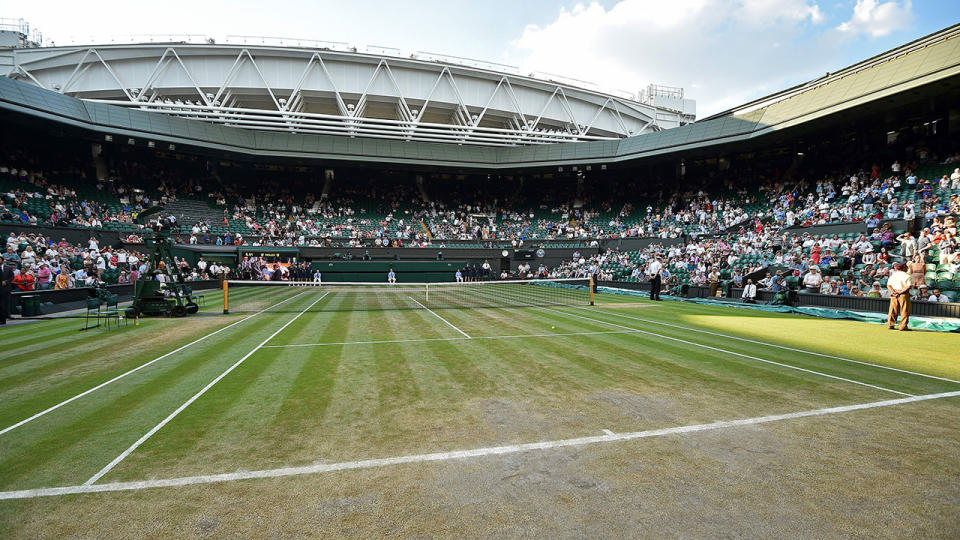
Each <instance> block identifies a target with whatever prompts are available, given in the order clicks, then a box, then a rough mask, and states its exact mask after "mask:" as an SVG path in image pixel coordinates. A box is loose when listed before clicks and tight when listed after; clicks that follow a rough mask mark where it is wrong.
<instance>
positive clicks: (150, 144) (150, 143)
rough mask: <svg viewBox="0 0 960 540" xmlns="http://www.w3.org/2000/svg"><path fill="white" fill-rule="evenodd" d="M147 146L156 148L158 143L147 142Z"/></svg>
mask: <svg viewBox="0 0 960 540" xmlns="http://www.w3.org/2000/svg"><path fill="white" fill-rule="evenodd" d="M147 146H149V147H150V148H155V147H156V146H157V143H155V142H153V141H147Z"/></svg>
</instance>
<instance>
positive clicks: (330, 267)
mask: <svg viewBox="0 0 960 540" xmlns="http://www.w3.org/2000/svg"><path fill="white" fill-rule="evenodd" d="M465 264H466V263H465V262H464V261H315V262H312V263H310V268H311V269H312V270H314V271H316V270H320V272H321V273H323V280H324V281H364V282H374V283H384V282H386V281H387V272H389V271H390V269H391V268H393V271H394V272H395V273H396V274H397V282H398V283H423V282H426V283H436V282H440V281H454V279H455V275H456V272H457V269H458V268H462V267H463V266H464V265H465Z"/></svg>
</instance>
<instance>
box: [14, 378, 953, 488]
mask: <svg viewBox="0 0 960 540" xmlns="http://www.w3.org/2000/svg"><path fill="white" fill-rule="evenodd" d="M957 396H960V391H956V392H944V393H940V394H927V395H923V396H911V397H906V398H899V399H890V400H886V401H874V402H870V403H860V404H857V405H844V406H840V407H827V408H823V409H813V410H807V411H800V412H794V413H786V414H773V415H769V416H757V417H753V418H742V419H738V420H723V421H717V422H713V423H710V424H693V425H687V426H678V427H670V428H663V429H651V430H646V431H634V432H631V433H613V432H611V431H609V430H604V434H603V435H596V436H590V437H579V438H575V439H560V440H554V441H543V442H535V443H525V444H515V445H508V446H493V447H486V448H474V449H471V450H454V451H450V452H435V453H431V454H413V455H406V456H398V457H389V458H380V459H365V460H359V461H344V462H340V463H322V464H316V465H307V466H303V467H283V468H279V469H265V470H258V471H240V472H233V473H221V474H209V475H201V476H184V477H180V478H168V479H162V480H144V481H139V482H114V483H110V484H84V485H79V486H65V487H55V488H39V489H25V490H19V491H4V492H0V500H9V499H34V498H38V497H54V496H60V495H77V494H83V493H101V492H112V491H139V490H144V489H154V488H164V487H178V486H190V485H197V484H213V483H220V482H235V481H238V480H251V479H258V478H282V477H288V476H303V475H313V474H322V473H330V472H335V471H348V470H358V469H372V468H379V467H390V466H396V465H403V464H408V463H426V462H441V461H454V460H465V459H473V458H481V457H486V456H496V455H505V454H517V453H521V452H534V451H545V450H551V449H556V448H566V447H578V446H588V445H596V444H600V443H611V442H619V441H630V440H634V439H646V438H653V437H664V436H669V435H682V434H687V433H699V432H704V431H715V430H720V429H728V428H736V427H741V426H751V425H757V424H768V423H772V422H782V421H785V420H796V419H799V418H809V417H818V416H828V415H833V414H842V413H848V412H853V411H862V410H866V409H876V408H880V407H893V406H896V405H903V404H906V403H916V402H919V401H928V400H933V399H943V398H951V397H957Z"/></svg>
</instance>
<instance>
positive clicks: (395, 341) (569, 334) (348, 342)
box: [263, 330, 637, 349]
mask: <svg viewBox="0 0 960 540" xmlns="http://www.w3.org/2000/svg"><path fill="white" fill-rule="evenodd" d="M636 333H637V330H600V331H597V332H558V333H556V334H512V335H506V336H473V337H442V338H419V339H384V340H377V341H331V342H329V343H291V344H289V345H264V346H263V348H264V349H287V348H290V347H329V346H331V345H378V344H381V343H421V342H424V341H466V340H468V339H522V338H542V337H562V336H596V335H601V334H636Z"/></svg>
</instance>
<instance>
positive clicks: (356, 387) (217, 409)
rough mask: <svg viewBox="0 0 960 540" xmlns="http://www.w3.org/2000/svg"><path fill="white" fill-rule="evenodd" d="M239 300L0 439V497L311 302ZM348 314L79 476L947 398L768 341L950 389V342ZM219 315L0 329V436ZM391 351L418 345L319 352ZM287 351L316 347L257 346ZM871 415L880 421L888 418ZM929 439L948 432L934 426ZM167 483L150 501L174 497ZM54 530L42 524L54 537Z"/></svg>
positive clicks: (561, 320) (72, 457)
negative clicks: (239, 308)
mask: <svg viewBox="0 0 960 540" xmlns="http://www.w3.org/2000/svg"><path fill="white" fill-rule="evenodd" d="M244 294H257V295H259V296H258V297H257V300H258V301H259V302H261V303H263V305H264V307H266V306H268V305H271V304H274V303H276V302H279V301H281V300H287V302H285V303H284V304H283V306H282V309H277V310H268V311H266V312H263V313H261V314H258V315H256V316H255V317H253V318H251V319H250V320H247V321H244V322H240V323H239V324H237V325H235V326H233V327H231V328H230V329H228V330H225V331H222V332H219V333H217V334H215V335H213V336H210V337H209V338H207V339H205V340H203V341H201V342H199V343H196V344H195V345H192V346H190V347H188V348H186V349H184V350H183V351H181V352H178V353H176V354H173V355H170V356H169V357H167V358H164V359H163V360H160V361H158V362H155V363H154V364H151V365H150V366H148V367H145V368H143V369H141V370H139V371H137V372H135V373H132V374H130V375H128V376H126V377H124V378H122V379H120V380H118V381H116V382H114V383H111V384H110V385H108V386H106V387H104V388H102V389H100V390H98V391H96V392H93V393H91V394H89V395H87V396H84V397H83V398H80V399H77V400H76V401H73V402H71V403H69V404H67V405H65V406H63V407H61V408H59V409H57V410H55V411H53V412H51V413H49V414H46V415H44V416H42V417H40V418H38V419H36V420H33V421H31V422H29V423H26V424H25V425H22V426H20V427H18V428H16V429H14V430H12V431H10V432H8V433H5V434H3V435H0V491H9V490H20V489H31V488H41V487H55V486H68V485H77V484H81V483H83V482H85V481H86V480H87V479H88V478H89V477H90V476H91V475H93V474H94V473H96V472H97V471H99V470H100V469H101V468H102V467H103V466H105V465H106V464H107V463H109V462H110V461H111V460H112V459H114V458H115V457H117V456H118V455H119V454H120V453H121V452H123V451H124V450H125V449H126V448H128V447H129V446H130V445H131V444H132V443H134V441H136V440H137V439H138V438H140V437H141V436H142V435H144V434H145V433H147V431H148V430H150V429H151V428H153V427H154V426H156V425H157V424H158V423H159V422H160V421H161V420H163V419H164V418H165V417H167V416H168V415H169V414H170V413H171V412H173V411H174V410H175V409H176V408H177V407H179V406H180V405H181V404H183V403H184V402H186V401H187V400H188V399H189V398H190V397H191V396H193V395H194V394H196V393H197V392H199V391H200V390H201V389H202V388H203V387H204V386H205V385H207V384H208V383H209V382H210V381H212V380H213V379H214V378H216V377H217V376H218V375H220V374H221V373H223V372H224V371H225V370H226V369H228V368H229V367H230V366H231V365H233V364H234V363H235V362H236V361H237V360H239V359H240V358H242V357H243V356H244V355H246V354H247V353H249V352H250V351H251V350H253V349H254V348H255V347H257V345H259V344H260V343H261V342H263V341H264V340H266V339H267V338H268V337H269V336H271V335H272V334H273V333H274V332H276V331H277V330H278V329H280V328H281V327H282V326H283V325H285V324H287V323H289V322H290V321H291V320H293V319H294V317H296V316H297V314H298V313H300V312H301V311H302V310H305V309H306V308H307V307H308V306H309V305H310V304H311V303H312V302H314V301H315V300H317V298H319V295H320V294H322V293H321V292H319V291H318V290H315V289H307V290H305V291H302V290H298V289H290V288H276V289H273V290H268V291H267V292H266V293H260V292H257V293H252V292H251V293H244ZM368 302H369V299H366V300H361V299H360V298H359V297H358V296H357V295H352V294H331V295H329V296H327V297H325V298H323V299H321V300H320V301H319V302H318V303H317V304H316V305H315V306H314V308H313V309H311V310H308V311H306V312H305V313H303V314H302V315H301V316H300V317H298V318H297V319H296V320H295V321H294V322H292V323H291V324H289V325H288V326H287V327H286V328H285V329H284V330H283V331H282V332H280V333H279V334H278V335H276V336H275V337H273V338H272V339H270V340H269V342H268V343H267V347H264V348H261V349H259V350H258V351H256V352H255V353H253V354H252V355H251V356H250V357H249V358H248V359H247V360H246V361H245V362H243V363H242V364H240V365H239V366H238V367H236V369H235V370H234V371H232V372H231V373H230V374H229V375H227V376H226V377H224V378H223V379H222V380H221V381H220V382H219V383H218V384H216V385H215V386H213V387H212V388H210V390H209V391H207V392H206V393H205V394H204V395H203V396H201V397H200V398H199V399H198V400H197V401H196V402H194V403H193V404H191V405H190V406H189V407H187V408H186V409H185V410H184V411H183V412H182V413H181V414H180V415H178V416H177V417H176V418H175V419H173V421H171V422H170V423H169V424H167V425H166V426H164V427H163V428H162V429H160V430H159V431H158V432H157V433H156V434H154V435H153V436H152V437H150V438H149V439H148V440H147V441H146V442H145V443H144V444H143V445H142V446H140V447H139V448H137V449H136V450H135V451H134V452H133V453H132V454H130V455H129V456H128V457H127V458H126V459H124V460H123V461H122V462H120V464H119V465H118V466H117V467H116V468H114V469H113V470H111V471H110V472H109V473H108V474H107V475H106V476H104V478H103V479H101V480H100V482H99V483H107V482H114V481H127V480H144V479H151V478H172V477H181V476H190V475H199V474H212V473H224V472H233V471H237V470H256V469H269V468H276V467H284V466H298V465H307V464H311V463H317V462H338V461H348V460H356V459H366V458H380V457H390V456H398V455H406V454H416V453H428V452H436V451H445V450H457V449H468V448H475V447H487V446H496V445H503V444H516V443H525V442H534V441H544V440H555V439H563V438H570V437H581V436H586V435H597V434H600V433H601V430H603V429H609V430H613V431H615V432H629V431H639V430H645V429H655V428H664V427H672V426H680V425H686V424H696V423H708V422H712V421H714V420H718V419H736V418H748V417H754V416H762V415H769V414H777V413H787V412H794V411H802V410H808V409H817V408H822V407H829V406H837V405H848V404H856V403H865V402H873V401H880V400H886V399H892V398H897V397H902V396H901V395H900V394H897V393H894V392H891V391H895V392H901V393H908V394H915V395H921V394H932V393H938V392H946V391H956V390H960V384H957V383H954V382H949V381H944V380H937V379H932V378H926V377H922V376H918V375H913V374H909V373H904V372H898V371H892V370H887V369H882V368H881V367H874V366H867V365H862V364H856V363H851V362H844V361H842V360H838V359H836V358H829V357H824V356H818V355H815V354H810V353H806V352H801V351H795V350H787V349H782V348H776V347H772V346H769V345H767V344H776V345H783V346H786V347H792V348H796V349H804V350H807V351H812V352H819V353H823V354H828V355H833V356H839V357H843V358H848V359H851V360H858V361H862V362H869V363H873V364H877V365H879V366H889V367H893V368H898V369H904V370H911V371H917V372H920V373H926V374H931V375H937V376H940V377H945V378H949V379H954V380H960V363H958V362H957V361H956V357H957V356H956V348H957V347H956V346H957V342H958V337H957V336H956V335H949V334H938V333H927V332H913V333H901V332H888V331H887V330H886V329H885V328H884V327H883V326H879V325H868V324H863V323H856V322H846V321H834V320H821V319H813V318H807V317H798V316H792V315H785V314H778V313H764V312H757V311H749V310H738V309H734V308H724V307H712V306H701V305H695V304H684V303H671V302H664V303H650V302H648V301H645V300H637V299H633V298H630V299H625V298H623V297H601V298H600V302H599V305H598V306H597V307H593V308H583V307H579V308H578V307H561V308H542V307H526V308H498V309H495V308H483V309H442V310H437V314H438V315H440V316H442V317H443V318H444V319H446V320H447V321H449V322H450V323H451V324H453V325H455V326H456V327H457V328H459V329H461V330H463V331H464V332H466V333H467V334H469V335H470V336H471V337H473V338H488V337H495V338H496V337H497V336H531V335H533V334H566V333H575V332H610V331H624V330H625V328H624V327H626V328H630V329H639V330H643V331H645V332H647V333H639V332H637V333H596V334H591V335H575V336H563V335H550V336H540V337H510V338H506V337H505V338H500V339H470V340H466V339H451V340H443V339H445V338H461V337H462V336H461V334H459V333H458V332H457V331H456V330H455V329H453V328H451V327H450V326H448V325H446V324H445V323H444V322H443V321H441V320H439V318H437V317H436V316H435V315H434V314H432V313H430V312H429V311H426V310H422V309H399V308H405V307H409V303H408V302H406V301H405V300H404V299H402V298H398V297H392V296H390V295H381V296H379V297H378V298H377V299H376V303H375V305H374V306H372V308H373V309H370V308H371V306H369V305H368ZM208 303H209V304H215V303H216V302H208ZM361 307H363V308H364V309H359V308H361ZM354 308H357V309H354ZM218 311H219V306H210V307H208V308H207V309H206V310H205V311H204V313H203V314H201V315H199V316H195V317H192V318H188V319H181V320H173V319H144V320H143V321H142V323H141V325H140V326H139V327H135V326H133V325H130V326H128V327H126V328H121V329H119V330H111V331H105V330H93V331H88V332H82V333H81V332H77V328H78V327H79V326H80V325H79V324H78V321H77V320H69V319H68V320H55V321H45V322H38V323H30V324H23V325H18V326H14V327H11V328H7V329H4V330H2V331H0V340H2V343H3V352H4V354H3V356H2V359H0V429H3V428H5V427H7V426H9V425H12V424H14V423H16V422H18V421H20V420H23V419H25V418H28V417H30V416H31V415H33V414H36V413H38V412H40V411H43V410H44V409H46V408H48V407H51V406H54V405H56V404H57V403H60V402H61V401H63V400H64V399H67V398H70V397H72V396H75V395H76V394H78V393H80V392H83V391H85V390H87V389H89V388H92V387H94V386H96V385H98V384H100V383H102V382H104V381H107V380H109V379H111V378H112V377H115V376H117V375H120V374H122V373H124V372H126V371H128V370H130V369H132V368H134V367H136V366H139V365H142V364H144V363H145V362H148V361H150V360H153V359H154V358H157V357H159V356H161V355H163V354H165V353H168V352H170V351H172V350H174V349H176V348H178V347H180V346H182V345H185V344H187V343H190V342H191V341H193V340H196V339H198V338H200V337H202V336H204V335H206V334H208V333H210V332H212V331H214V330H217V329H220V328H223V327H225V326H227V325H228V324H231V323H234V322H236V321H239V320H241V319H242V318H243V317H245V316H247V315H249V314H243V315H238V314H232V315H217V314H216V313H217V312H218ZM658 322H660V323H667V324H668V325H672V326H667V325H663V324H657V323H658ZM697 330H703V331H706V332H713V333H715V334H709V333H704V332H697ZM716 334H723V335H716ZM733 337H743V338H747V339H750V340H755V341H758V342H761V343H755V342H750V341H744V340H737V339H733ZM669 338H674V339H669ZM410 339H418V340H429V339H434V340H435V341H407V342H396V343H363V344H334V343H341V342H356V341H361V342H362V341H392V340H410ZM293 344H328V345H319V346H309V347H277V346H280V345H293ZM703 346H706V347H712V349H711V348H705V347H703ZM748 356H749V357H755V358H748ZM757 359H763V360H768V361H771V362H777V363H780V364H785V365H786V366H782V365H774V364H771V363H764V362H761V361H759V360H757ZM787 366H793V367H796V368H802V369H804V370H809V371H800V370H797V369H790V368H789V367H787ZM810 371H814V372H819V373H821V374H827V375H832V376H834V377H839V378H844V379H850V380H851V381H858V382H861V383H865V384H868V385H873V386H876V387H880V388H873V387H868V386H864V385H859V384H855V383H854V382H849V381H843V380H839V379H836V378H829V377H825V376H823V375H821V374H816V373H811V372H810ZM884 389H887V390H884ZM888 390H891V391H888ZM957 402H958V400H957V399H956V398H949V399H947V400H943V404H939V405H937V407H948V408H952V410H953V411H954V413H955V412H956V405H957ZM918 406H920V405H918ZM878 414H882V413H878ZM889 414H890V415H891V420H890V422H893V423H894V424H896V423H897V422H901V420H898V417H897V415H896V413H894V412H890V413H889ZM838 421H839V420H838ZM934 428H936V426H931V429H934ZM903 429H910V425H909V424H903ZM816 433H817V432H816V430H812V431H811V432H810V436H811V437H816ZM943 436H944V437H946V438H947V440H951V439H952V440H954V441H955V442H956V440H957V439H960V437H958V436H957V432H956V429H955V427H954V428H952V429H947V430H946V431H944V432H943ZM582 451H583V452H589V450H582ZM898 458H899V459H904V460H911V459H914V458H916V456H913V455H909V454H905V455H902V456H898ZM318 481H319V480H318ZM345 481H348V480H346V479H345ZM277 482H283V480H278V481H277ZM289 482H291V484H290V485H300V484H302V482H304V480H296V481H293V480H290V481H289ZM176 489H177V488H170V489H169V490H168V491H169V493H166V494H164V495H163V497H168V498H173V499H175V498H176V495H175V492H176ZM119 496H120V495H114V496H112V497H119ZM96 497H97V495H85V496H81V497H63V498H56V499H55V500H47V501H43V502H30V501H28V502H9V501H8V502H0V522H7V523H8V524H13V525H10V527H11V529H5V528H4V526H0V530H6V531H7V532H10V533H16V532H21V533H22V532H24V529H21V528H20V527H25V526H27V523H26V522H24V521H23V518H22V515H30V512H29V511H28V512H27V513H26V514H22V512H23V511H24V509H32V510H31V511H33V512H40V511H41V509H43V510H42V511H44V512H46V511H49V509H50V508H51V505H52V507H53V508H54V509H55V510H54V511H57V510H62V511H63V512H64V515H70V514H71V512H73V511H77V512H81V513H82V511H81V510H77V509H79V508H84V507H85V506H84V505H86V504H93V503H92V502H90V501H92V500H95V498H96ZM127 497H129V499H128V500H141V499H140V495H137V494H127ZM171 500H172V499H171ZM78 505H79V506H78ZM15 514H16V515H17V516H18V517H17V518H16V519H14V515H15ZM64 527H65V525H64V524H62V523H61V525H59V526H57V527H54V528H52V529H50V530H49V531H48V532H51V533H52V534H68V533H69V531H70V529H69V528H64Z"/></svg>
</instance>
